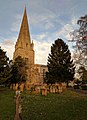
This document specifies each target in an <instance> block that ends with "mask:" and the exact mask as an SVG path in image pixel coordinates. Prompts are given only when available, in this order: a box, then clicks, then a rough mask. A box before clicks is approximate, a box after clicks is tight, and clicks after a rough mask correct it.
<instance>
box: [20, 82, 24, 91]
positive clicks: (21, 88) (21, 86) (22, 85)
mask: <svg viewBox="0 0 87 120" xmlns="http://www.w3.org/2000/svg"><path fill="white" fill-rule="evenodd" d="M23 90H24V83H22V84H21V85H20V91H21V92H23Z"/></svg>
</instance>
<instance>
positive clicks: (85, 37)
mask: <svg viewBox="0 0 87 120" xmlns="http://www.w3.org/2000/svg"><path fill="white" fill-rule="evenodd" d="M77 24H78V25H79V28H78V29H76V30H74V31H73V32H72V33H71V36H72V42H74V43H76V44H75V45H74V48H75V50H76V51H75V54H74V59H75V63H76V64H79V65H80V66H83V67H87V15H85V16H83V17H80V19H79V20H78V21H77Z"/></svg>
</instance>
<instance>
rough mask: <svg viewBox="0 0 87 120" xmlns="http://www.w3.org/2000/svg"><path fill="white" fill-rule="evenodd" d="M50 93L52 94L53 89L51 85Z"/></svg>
mask: <svg viewBox="0 0 87 120" xmlns="http://www.w3.org/2000/svg"><path fill="white" fill-rule="evenodd" d="M50 93H53V87H52V85H51V86H50Z"/></svg>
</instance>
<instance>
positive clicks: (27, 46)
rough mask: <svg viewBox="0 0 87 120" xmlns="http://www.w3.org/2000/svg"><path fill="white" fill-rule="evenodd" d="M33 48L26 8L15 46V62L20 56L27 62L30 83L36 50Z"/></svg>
mask: <svg viewBox="0 0 87 120" xmlns="http://www.w3.org/2000/svg"><path fill="white" fill-rule="evenodd" d="M33 47H34V44H33V41H32V43H31V38H30V32H29V26H28V19H27V12H26V7H25V10H24V15H23V19H22V24H21V28H20V32H19V36H18V39H17V42H16V45H15V52H14V55H13V61H15V59H16V58H17V57H18V56H21V57H22V58H23V59H24V60H25V61H26V63H27V66H28V67H29V68H28V71H27V77H28V80H29V81H31V80H30V76H31V66H33V65H34V48H33Z"/></svg>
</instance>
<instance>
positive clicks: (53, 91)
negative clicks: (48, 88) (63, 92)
mask: <svg viewBox="0 0 87 120" xmlns="http://www.w3.org/2000/svg"><path fill="white" fill-rule="evenodd" d="M55 91H56V90H55V85H53V89H52V93H55Z"/></svg>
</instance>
